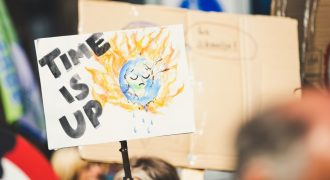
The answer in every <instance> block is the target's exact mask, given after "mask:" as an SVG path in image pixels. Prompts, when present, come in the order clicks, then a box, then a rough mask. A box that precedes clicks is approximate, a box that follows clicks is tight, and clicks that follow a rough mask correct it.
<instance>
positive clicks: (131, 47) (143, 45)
mask: <svg viewBox="0 0 330 180" xmlns="http://www.w3.org/2000/svg"><path fill="white" fill-rule="evenodd" d="M169 38H170V33H169V32H167V33H166V31H165V29H164V28H162V29H160V30H159V31H153V32H150V33H147V34H146V35H143V36H141V37H139V34H138V32H134V33H132V34H131V35H130V36H128V35H127V34H126V33H124V32H123V33H116V34H115V35H114V36H113V37H112V38H110V39H109V43H110V45H111V48H110V50H108V51H107V52H106V53H105V54H104V55H102V56H99V57H98V56H96V55H94V58H95V59H96V61H97V62H98V63H99V64H100V65H101V66H102V68H103V69H102V70H98V69H92V68H86V70H87V71H88V72H89V73H90V74H91V76H92V79H93V81H94V83H95V87H93V90H92V95H93V97H94V98H95V99H96V100H98V101H99V102H100V103H101V104H102V106H104V105H105V104H106V103H111V104H113V105H116V106H120V107H122V108H124V109H126V110H128V111H134V110H141V109H144V107H142V106H141V105H138V104H135V103H131V102H129V101H128V100H127V99H126V97H125V95H124V94H123V93H122V91H121V89H120V86H119V80H118V78H119V73H120V70H121V68H122V66H123V65H124V64H125V63H126V62H127V61H128V60H130V59H134V58H136V57H137V56H142V57H145V58H147V59H149V60H152V61H156V60H159V59H162V62H164V63H165V64H166V65H168V67H169V68H168V69H169V70H168V71H165V72H163V73H162V74H161V89H160V91H159V93H158V95H157V97H156V98H155V99H154V100H153V101H152V102H150V103H149V104H148V107H147V110H148V112H152V113H157V112H159V111H158V109H159V108H161V107H164V106H167V105H168V103H169V102H170V101H171V100H172V99H173V98H174V97H176V96H177V95H178V94H180V93H181V92H182V91H183V89H184V85H181V86H180V87H177V88H175V87H172V86H174V84H175V82H176V80H177V78H176V75H177V64H176V62H175V61H174V59H175V58H174V54H175V53H176V51H175V49H174V48H173V47H172V45H171V44H170V42H169ZM172 61H173V62H172ZM170 74H171V75H170ZM173 74H174V75H173ZM96 89H98V91H97V90H96Z"/></svg>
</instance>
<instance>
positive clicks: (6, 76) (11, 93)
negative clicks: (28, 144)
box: [0, 0, 23, 123]
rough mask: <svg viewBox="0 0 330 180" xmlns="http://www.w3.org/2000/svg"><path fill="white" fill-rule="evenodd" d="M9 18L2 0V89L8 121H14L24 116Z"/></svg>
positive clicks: (0, 66)
mask: <svg viewBox="0 0 330 180" xmlns="http://www.w3.org/2000/svg"><path fill="white" fill-rule="evenodd" d="M11 28H12V26H11V24H10V21H9V19H8V15H7V11H6V9H5V5H4V2H3V0H0V91H1V99H2V104H3V109H4V112H5V117H6V120H7V122H9V123H13V122H15V121H17V120H19V119H20V118H21V117H22V116H23V104H22V98H21V87H20V84H19V80H18V77H17V71H16V68H15V65H14V62H13V60H12V59H11V50H10V47H11V45H10V42H11V41H13V40H15V39H16V37H15V34H14V31H13V29H11Z"/></svg>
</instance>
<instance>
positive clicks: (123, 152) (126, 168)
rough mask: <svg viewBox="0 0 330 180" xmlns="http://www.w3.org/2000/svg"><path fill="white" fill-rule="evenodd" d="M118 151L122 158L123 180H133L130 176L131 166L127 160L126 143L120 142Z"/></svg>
mask: <svg viewBox="0 0 330 180" xmlns="http://www.w3.org/2000/svg"><path fill="white" fill-rule="evenodd" d="M120 145H121V147H120V149H119V151H120V152H121V156H122V158H123V166H124V172H125V176H124V177H123V180H133V178H132V174H131V166H130V163H129V158H128V148H127V141H120Z"/></svg>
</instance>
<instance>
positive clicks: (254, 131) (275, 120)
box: [236, 109, 306, 179]
mask: <svg viewBox="0 0 330 180" xmlns="http://www.w3.org/2000/svg"><path fill="white" fill-rule="evenodd" d="M305 132H306V126H305V124H304V123H303V121H302V120H298V119H295V118H294V117H292V116H288V115H286V114H285V113H282V112H281V111H280V110H279V109H273V110H271V111H268V112H266V113H264V114H261V115H259V116H256V117H255V118H253V119H251V120H250V121H248V122H247V123H246V124H245V125H244V126H243V127H242V128H241V129H240V131H239V134H238V136H237V140H236V149H237V154H238V160H237V174H236V176H237V179H240V178H241V175H242V173H243V172H244V168H245V166H246V165H247V164H248V163H249V162H250V161H251V160H253V159H257V158H263V159H267V160H269V162H270V163H272V164H273V165H274V166H273V167H274V169H272V170H273V171H277V170H278V169H276V168H277V167H281V166H282V167H284V168H285V165H284V166H283V164H282V165H281V163H283V159H287V160H289V159H291V160H292V159H294V155H293V153H295V151H292V149H294V148H295V147H296V145H297V143H299V142H300V141H301V140H302V139H303V136H304V134H305ZM280 161H282V162H280ZM275 167H276V168H275ZM278 171H282V170H278ZM276 174H281V173H278V172H276Z"/></svg>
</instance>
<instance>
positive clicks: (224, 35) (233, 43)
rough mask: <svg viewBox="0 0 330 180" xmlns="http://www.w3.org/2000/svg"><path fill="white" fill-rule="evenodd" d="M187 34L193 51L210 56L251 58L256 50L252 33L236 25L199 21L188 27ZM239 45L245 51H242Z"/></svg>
mask: <svg viewBox="0 0 330 180" xmlns="http://www.w3.org/2000/svg"><path fill="white" fill-rule="evenodd" d="M187 36H188V37H189V39H191V40H189V46H190V47H191V48H192V50H193V51H194V52H196V53H199V54H201V55H204V56H209V57H212V58H221V59H240V58H246V59H253V58H254V56H255V55H256V51H257V44H256V41H255V39H254V38H253V37H252V35H251V34H249V33H248V32H246V31H244V30H242V29H240V28H239V27H238V26H232V25H228V24H218V23H212V22H200V23H195V24H193V25H192V26H190V27H189V30H188V34H187ZM240 45H244V46H243V47H244V48H247V51H244V52H242V51H241V47H240ZM243 53H244V54H243Z"/></svg>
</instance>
